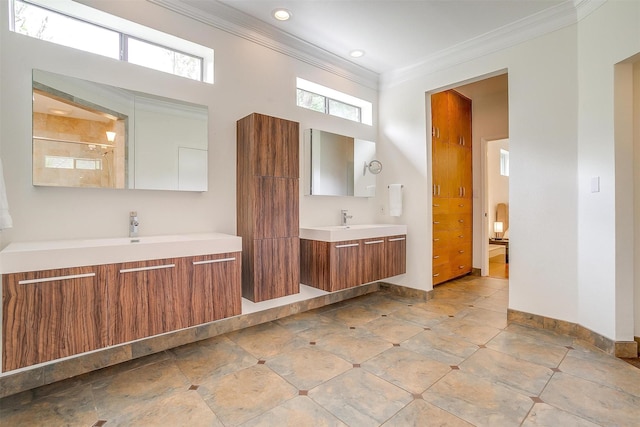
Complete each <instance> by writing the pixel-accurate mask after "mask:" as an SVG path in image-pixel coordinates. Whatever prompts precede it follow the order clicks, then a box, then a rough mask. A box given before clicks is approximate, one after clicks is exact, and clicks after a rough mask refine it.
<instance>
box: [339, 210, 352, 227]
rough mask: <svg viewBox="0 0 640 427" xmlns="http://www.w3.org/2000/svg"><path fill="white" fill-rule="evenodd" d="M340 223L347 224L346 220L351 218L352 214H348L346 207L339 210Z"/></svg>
mask: <svg viewBox="0 0 640 427" xmlns="http://www.w3.org/2000/svg"><path fill="white" fill-rule="evenodd" d="M340 218H341V220H340V225H342V226H345V227H346V226H347V220H348V219H351V218H353V215H349V211H348V210H346V209H342V210H341V211H340Z"/></svg>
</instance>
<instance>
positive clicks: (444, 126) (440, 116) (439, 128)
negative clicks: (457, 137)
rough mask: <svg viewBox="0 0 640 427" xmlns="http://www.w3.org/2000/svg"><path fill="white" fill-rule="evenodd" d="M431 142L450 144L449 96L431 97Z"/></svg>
mask: <svg viewBox="0 0 640 427" xmlns="http://www.w3.org/2000/svg"><path fill="white" fill-rule="evenodd" d="M431 124H432V128H431V141H432V142H436V141H437V142H445V143H447V142H449V94H448V93H447V92H439V93H434V94H432V95H431Z"/></svg>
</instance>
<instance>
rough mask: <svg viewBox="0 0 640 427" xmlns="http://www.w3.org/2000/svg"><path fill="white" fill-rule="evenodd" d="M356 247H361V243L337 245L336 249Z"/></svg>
mask: <svg viewBox="0 0 640 427" xmlns="http://www.w3.org/2000/svg"><path fill="white" fill-rule="evenodd" d="M354 246H360V243H349V244H346V245H336V248H338V249H340V248H352V247H354Z"/></svg>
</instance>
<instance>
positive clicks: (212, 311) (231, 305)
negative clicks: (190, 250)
mask: <svg viewBox="0 0 640 427" xmlns="http://www.w3.org/2000/svg"><path fill="white" fill-rule="evenodd" d="M178 262H179V265H178V272H179V274H180V277H179V282H180V284H181V285H180V293H181V295H180V301H181V306H182V307H188V308H189V309H188V310H187V312H186V315H185V316H184V318H183V322H184V323H185V327H189V326H195V325H200V324H202V323H207V322H212V321H214V320H219V319H224V318H225V317H231V316H235V315H238V314H240V313H241V312H242V297H241V295H242V289H241V285H240V275H241V274H242V271H241V269H242V254H241V253H240V252H231V253H224V254H216V255H203V256H196V257H186V258H180V259H179V260H178Z"/></svg>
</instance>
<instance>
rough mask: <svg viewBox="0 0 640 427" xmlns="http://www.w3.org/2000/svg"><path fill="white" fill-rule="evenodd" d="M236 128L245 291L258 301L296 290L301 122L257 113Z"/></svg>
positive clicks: (297, 280) (298, 281)
mask: <svg viewBox="0 0 640 427" xmlns="http://www.w3.org/2000/svg"><path fill="white" fill-rule="evenodd" d="M237 132H238V133H237V228H238V235H239V236H241V237H242V295H243V296H244V297H245V298H247V299H249V300H251V301H254V302H259V301H264V300H268V299H272V298H278V297H282V296H285V295H291V294H295V293H298V292H299V291H300V242H299V238H298V233H299V213H298V211H299V200H298V199H299V190H298V189H299V144H300V136H299V135H300V131H299V125H298V123H297V122H292V121H289V120H284V119H279V118H275V117H270V116H265V115H262V114H257V113H254V114H251V115H249V116H247V117H245V118H243V119H240V120H238V123H237Z"/></svg>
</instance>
